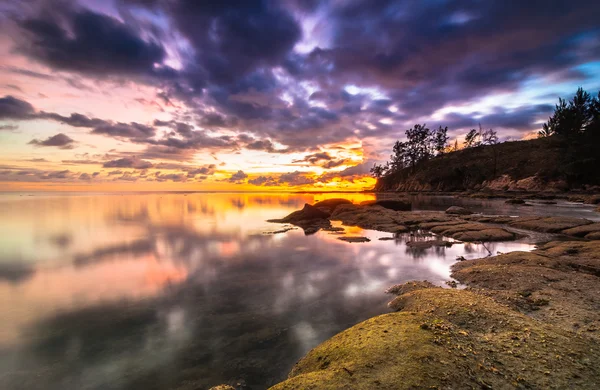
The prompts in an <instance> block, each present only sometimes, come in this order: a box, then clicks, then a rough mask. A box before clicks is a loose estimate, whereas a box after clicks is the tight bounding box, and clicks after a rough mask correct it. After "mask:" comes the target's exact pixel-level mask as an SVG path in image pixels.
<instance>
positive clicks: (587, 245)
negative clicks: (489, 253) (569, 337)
mask: <svg viewBox="0 0 600 390" xmlns="http://www.w3.org/2000/svg"><path fill="white" fill-rule="evenodd" d="M452 269H453V273H452V277H453V278H455V279H457V280H458V281H460V282H462V283H465V284H467V285H468V286H469V288H470V289H472V290H475V291H477V292H478V293H481V294H485V295H488V296H492V297H494V298H495V299H496V300H497V301H500V302H502V303H505V304H507V305H509V306H510V307H512V308H514V309H515V310H518V311H520V312H523V313H526V314H528V315H531V316H532V317H534V318H536V319H539V320H540V321H543V322H548V323H552V324H554V325H556V326H558V327H560V328H563V329H565V330H569V331H572V332H575V333H578V334H581V335H584V336H586V337H590V338H593V339H596V340H600V310H598V309H599V308H600V242H598V241H590V242H572V241H571V242H568V241H567V242H551V243H548V244H546V245H543V246H542V247H540V249H538V250H536V251H533V252H512V253H508V254H504V255H500V256H496V257H490V258H486V259H479V260H467V261H462V262H460V263H457V264H455V265H454V266H453V267H452Z"/></svg>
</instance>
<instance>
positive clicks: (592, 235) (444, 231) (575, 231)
mask: <svg viewBox="0 0 600 390" xmlns="http://www.w3.org/2000/svg"><path fill="white" fill-rule="evenodd" d="M468 213H470V211H468V210H464V209H462V208H459V207H454V206H453V207H451V208H449V209H448V210H446V212H445V213H444V212H440V211H414V212H409V211H395V210H392V209H389V208H384V207H382V206H380V205H377V204H364V205H355V204H352V203H340V204H339V205H337V206H336V207H335V208H333V212H332V213H331V215H329V214H328V213H327V212H326V211H323V210H322V209H321V208H316V207H314V206H310V205H305V206H304V208H303V209H302V210H299V211H295V212H293V213H291V214H290V215H288V216H287V217H285V218H282V219H279V220H271V222H280V223H291V224H293V225H296V226H300V227H301V228H303V229H304V232H305V233H306V234H313V233H316V232H317V231H318V230H320V229H326V230H329V231H333V230H334V228H332V227H331V223H330V221H341V222H342V223H343V224H344V225H346V226H358V227H360V228H363V229H369V230H378V231H382V232H388V233H394V234H399V233H406V232H408V231H415V230H425V231H430V232H432V233H435V234H438V235H441V236H445V237H451V238H454V239H456V240H459V241H466V242H478V241H483V242H491V241H509V240H515V239H517V238H519V237H522V234H521V232H519V231H518V230H516V229H520V230H530V231H534V232H541V233H559V234H565V235H568V236H571V237H579V238H585V239H588V240H598V239H599V236H600V223H593V222H592V221H589V220H587V219H583V218H572V217H545V216H526V217H510V216H487V215H482V214H468ZM420 241H422V240H419V242H415V243H408V244H407V245H408V246H409V247H410V246H413V247H414V248H416V249H418V248H421V249H426V248H427V247H432V246H436V245H437V244H438V243H436V241H440V240H439V238H436V237H433V239H432V240H431V241H432V242H420ZM409 242H410V241H409ZM439 244H440V245H447V244H446V243H444V242H442V243H439Z"/></svg>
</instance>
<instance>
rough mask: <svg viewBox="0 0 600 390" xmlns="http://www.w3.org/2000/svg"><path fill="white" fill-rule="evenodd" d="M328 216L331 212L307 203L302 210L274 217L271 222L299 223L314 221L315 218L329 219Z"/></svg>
mask: <svg viewBox="0 0 600 390" xmlns="http://www.w3.org/2000/svg"><path fill="white" fill-rule="evenodd" d="M328 217H329V214H328V213H326V212H325V211H323V210H320V209H319V208H317V207H315V206H311V205H309V204H308V203H306V204H305V205H304V208H302V210H298V211H294V212H293V213H291V214H289V215H287V216H286V217H284V218H281V219H272V220H270V222H280V223H281V222H283V223H293V224H298V223H299V222H304V221H313V220H315V219H327V218H328Z"/></svg>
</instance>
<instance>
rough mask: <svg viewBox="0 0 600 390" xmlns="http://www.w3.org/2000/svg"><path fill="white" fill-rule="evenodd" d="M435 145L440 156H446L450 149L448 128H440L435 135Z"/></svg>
mask: <svg viewBox="0 0 600 390" xmlns="http://www.w3.org/2000/svg"><path fill="white" fill-rule="evenodd" d="M432 136H433V145H434V149H435V151H436V152H437V153H438V154H444V153H445V152H446V148H447V147H448V127H447V126H446V127H442V126H440V127H439V128H438V129H437V130H435V131H434V133H433V135H432Z"/></svg>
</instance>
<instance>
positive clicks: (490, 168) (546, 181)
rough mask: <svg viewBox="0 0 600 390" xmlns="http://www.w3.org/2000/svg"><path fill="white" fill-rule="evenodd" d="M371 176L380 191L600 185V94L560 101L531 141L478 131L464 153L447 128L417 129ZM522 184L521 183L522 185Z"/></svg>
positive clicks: (467, 140) (467, 139) (467, 138)
mask: <svg viewBox="0 0 600 390" xmlns="http://www.w3.org/2000/svg"><path fill="white" fill-rule="evenodd" d="M406 138H407V140H406V141H404V142H401V141H397V142H396V143H395V144H394V148H393V154H392V155H391V157H390V161H388V162H387V163H386V164H385V165H377V164H376V165H375V166H374V167H373V168H372V169H371V173H372V174H373V176H374V177H376V178H377V179H378V182H377V185H376V187H375V189H376V190H379V191H464V190H472V189H476V190H479V189H484V188H491V189H505V190H506V189H520V190H533V191H540V190H544V189H556V190H568V189H572V188H577V187H581V186H583V185H600V172H599V171H600V169H599V167H600V157H599V156H598V146H599V145H600V93H599V94H598V96H597V97H596V98H592V97H591V95H590V94H588V93H587V92H585V91H584V90H583V89H581V88H580V89H579V90H578V91H577V93H576V94H575V96H574V97H573V99H571V100H569V101H568V102H567V101H566V100H563V99H560V100H559V103H558V104H557V105H556V108H555V112H554V114H553V115H552V116H551V117H550V118H549V119H548V122H547V123H545V124H544V125H543V128H542V130H540V131H539V138H538V139H535V140H528V141H513V142H504V143H499V142H498V136H497V134H496V132H495V131H494V130H492V129H489V130H483V129H482V128H481V126H480V128H479V130H476V129H472V130H471V131H469V133H468V134H467V135H466V136H465V143H464V145H463V148H462V149H458V144H457V143H455V145H454V147H449V146H448V136H447V128H442V127H440V128H439V129H438V130H434V131H431V130H429V129H428V128H427V127H426V126H425V125H415V126H414V127H413V128H412V129H409V130H407V131H406ZM519 181H521V183H520V184H519Z"/></svg>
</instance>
